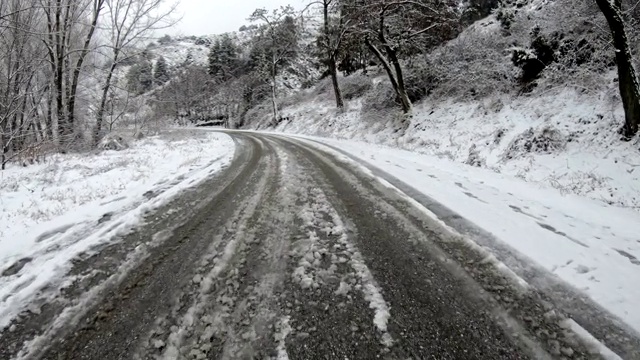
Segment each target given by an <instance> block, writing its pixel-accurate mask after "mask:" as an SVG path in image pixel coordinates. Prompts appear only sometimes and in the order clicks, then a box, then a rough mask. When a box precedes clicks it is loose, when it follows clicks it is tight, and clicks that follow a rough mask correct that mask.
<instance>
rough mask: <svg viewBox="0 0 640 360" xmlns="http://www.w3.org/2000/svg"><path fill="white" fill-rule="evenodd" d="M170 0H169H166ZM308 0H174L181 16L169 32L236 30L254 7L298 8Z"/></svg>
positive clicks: (191, 33) (207, 33) (212, 32)
mask: <svg viewBox="0 0 640 360" xmlns="http://www.w3.org/2000/svg"><path fill="white" fill-rule="evenodd" d="M169 2H171V1H169ZM307 2H308V0H178V9H177V15H176V16H181V17H182V20H181V21H180V23H178V24H177V25H176V27H175V28H174V29H171V30H170V31H167V32H169V33H171V34H178V33H179V34H183V35H209V34H220V33H224V32H229V31H235V30H238V28H239V27H240V26H241V25H243V24H248V23H249V22H248V21H247V18H248V17H249V15H251V13H252V12H253V10H255V9H258V8H266V9H269V10H271V9H275V8H279V7H280V6H283V5H289V4H290V5H292V6H293V7H295V8H296V9H302V8H303V6H304V4H305V3H307Z"/></svg>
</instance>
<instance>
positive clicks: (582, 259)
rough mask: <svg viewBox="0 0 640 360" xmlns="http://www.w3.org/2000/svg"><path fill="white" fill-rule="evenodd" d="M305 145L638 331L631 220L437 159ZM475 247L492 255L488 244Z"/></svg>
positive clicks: (636, 223)
mask: <svg viewBox="0 0 640 360" xmlns="http://www.w3.org/2000/svg"><path fill="white" fill-rule="evenodd" d="M304 138H307V139H312V140H315V141H317V142H320V143H324V144H328V145H331V146H334V147H336V148H338V149H340V150H342V151H345V152H347V153H348V154H350V155H352V156H355V157H356V158H359V159H361V160H363V161H364V162H366V163H369V164H372V165H374V166H375V167H377V168H379V169H381V170H383V171H385V172H386V173H388V174H391V175H392V176H395V177H396V178H398V179H400V180H401V181H403V182H405V183H406V184H407V185H409V186H411V187H412V188H414V189H415V190H417V191H419V192H420V193H422V194H425V195H427V196H428V197H429V198H431V199H433V200H435V201H437V202H438V203H440V204H443V205H444V206H446V207H447V208H449V209H451V210H452V211H454V212H455V213H457V214H459V215H460V216H462V217H463V218H465V219H467V220H469V221H471V222H472V223H474V224H476V225H477V226H479V227H480V228H482V229H484V230H485V231H487V232H489V233H490V234H491V235H493V236H494V237H495V238H497V239H498V240H500V241H501V242H503V243H504V244H507V245H508V246H509V247H510V248H511V249H512V250H515V251H517V252H518V253H520V254H523V255H525V256H526V257H527V258H528V259H530V260H532V261H533V262H535V263H536V264H538V265H539V266H542V267H543V268H544V269H546V270H548V271H550V272H551V273H553V274H555V275H557V276H559V277H560V278H561V279H563V280H565V281H567V282H568V283H569V284H571V285H573V286H574V287H575V288H577V289H578V290H581V291H582V292H584V293H585V294H587V295H588V296H589V297H591V298H592V299H593V300H594V301H595V302H597V303H598V304H600V305H601V306H603V307H604V308H605V309H607V310H608V311H610V312H611V313H612V314H614V315H616V316H618V317H619V318H620V319H622V320H623V321H625V322H626V323H627V324H628V325H630V326H631V327H633V328H634V329H635V330H637V331H640V308H639V307H638V303H637V301H638V299H640V288H638V286H637V285H638V284H640V240H639V238H638V230H640V217H639V216H638V214H637V212H635V211H633V210H630V209H622V208H619V207H614V206H609V205H606V204H603V203H602V202H599V201H596V200H591V199H586V198H584V197H581V196H576V195H566V194H562V193H561V192H560V191H558V190H557V189H553V188H540V187H539V186H536V185H535V184H532V183H527V182H524V181H522V180H521V179H518V178H516V177H513V176H509V175H503V174H498V173H495V172H493V171H491V170H488V169H481V168H476V167H471V166H465V165H463V164H458V163H455V162H452V161H449V160H443V159H440V158H438V157H435V156H430V155H423V154H417V153H415V152H409V151H404V150H399V149H394V148H389V147H384V146H379V145H372V144H368V143H364V142H358V141H353V140H336V139H329V138H318V137H306V136H305V137H304ZM312 144H314V142H312ZM316 146H318V145H317V143H316ZM472 240H478V239H472ZM480 245H482V246H485V247H487V248H489V250H490V251H492V252H495V251H496V249H491V244H486V243H482V242H480ZM514 270H517V269H514ZM516 272H518V271H516Z"/></svg>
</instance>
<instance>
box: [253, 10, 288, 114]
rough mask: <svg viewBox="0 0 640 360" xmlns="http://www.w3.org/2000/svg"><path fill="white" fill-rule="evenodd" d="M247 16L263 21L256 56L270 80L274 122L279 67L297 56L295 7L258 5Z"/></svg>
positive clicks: (277, 111) (276, 110)
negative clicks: (264, 6) (260, 7)
mask: <svg viewBox="0 0 640 360" xmlns="http://www.w3.org/2000/svg"><path fill="white" fill-rule="evenodd" d="M249 19H250V20H251V21H257V22H261V23H262V24H263V27H262V33H261V34H260V35H259V36H258V38H257V41H258V44H256V45H257V46H258V47H259V48H260V50H261V51H260V52H259V53H258V54H259V56H258V59H256V60H257V63H258V69H259V71H260V72H261V73H262V74H265V75H266V77H267V78H268V79H269V81H270V84H271V105H272V110H273V123H274V124H276V123H277V122H278V120H279V118H280V115H279V109H278V84H277V76H278V74H279V73H280V71H281V70H282V67H283V66H284V65H286V64H287V62H289V61H291V60H292V59H293V58H294V57H295V56H296V54H297V50H298V29H297V24H296V22H295V17H294V11H293V8H292V7H291V6H286V7H281V8H280V9H277V10H273V12H271V13H269V12H268V11H267V10H266V9H257V10H256V11H254V12H253V14H252V15H251V17H250V18H249ZM254 46H255V45H254Z"/></svg>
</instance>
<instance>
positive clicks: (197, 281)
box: [193, 274, 202, 284]
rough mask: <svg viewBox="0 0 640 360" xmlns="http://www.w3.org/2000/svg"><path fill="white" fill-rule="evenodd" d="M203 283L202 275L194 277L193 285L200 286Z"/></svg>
mask: <svg viewBox="0 0 640 360" xmlns="http://www.w3.org/2000/svg"><path fill="white" fill-rule="evenodd" d="M201 282H202V275H199V274H198V275H196V276H194V277H193V283H194V284H200V283H201Z"/></svg>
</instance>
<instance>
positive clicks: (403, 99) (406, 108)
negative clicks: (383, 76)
mask: <svg viewBox="0 0 640 360" xmlns="http://www.w3.org/2000/svg"><path fill="white" fill-rule="evenodd" d="M365 43H366V45H367V47H368V48H369V50H371V52H372V53H373V54H374V55H375V56H376V58H378V60H379V61H380V63H381V64H382V67H383V68H384V70H385V71H386V72H387V75H388V77H389V81H390V82H391V87H392V88H393V91H394V92H395V93H396V95H397V96H398V100H400V105H401V106H402V111H403V112H404V113H405V114H409V113H411V110H412V105H411V101H410V100H409V96H408V95H407V91H406V89H404V83H403V84H402V85H403V87H402V88H400V84H399V82H398V79H397V77H396V76H397V74H396V73H395V72H394V69H393V68H392V67H391V64H389V61H387V59H386V58H385V56H384V55H383V54H382V52H381V51H380V50H379V49H378V48H377V47H376V46H375V45H374V44H373V43H372V42H371V41H369V40H365ZM396 61H397V58H396ZM395 66H396V65H395V64H394V67H395ZM399 68H400V64H398V65H397V67H396V71H397V69H399ZM400 75H402V73H400Z"/></svg>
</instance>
